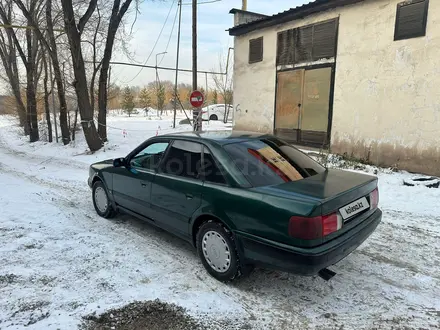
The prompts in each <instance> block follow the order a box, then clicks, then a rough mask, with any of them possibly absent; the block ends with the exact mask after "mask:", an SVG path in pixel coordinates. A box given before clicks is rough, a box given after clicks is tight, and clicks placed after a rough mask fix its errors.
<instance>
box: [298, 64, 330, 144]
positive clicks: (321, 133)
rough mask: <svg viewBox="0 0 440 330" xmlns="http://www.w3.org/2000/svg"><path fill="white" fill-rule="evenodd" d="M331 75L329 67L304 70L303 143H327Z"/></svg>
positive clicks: (301, 127)
mask: <svg viewBox="0 0 440 330" xmlns="http://www.w3.org/2000/svg"><path fill="white" fill-rule="evenodd" d="M331 75H332V68H331V67H325V68H320V69H313V70H306V71H305V74H304V89H303V104H302V107H301V125H300V129H301V142H302V143H304V144H309V145H319V146H323V145H324V144H326V143H328V141H327V132H328V128H329V104H330V102H329V101H330V82H331Z"/></svg>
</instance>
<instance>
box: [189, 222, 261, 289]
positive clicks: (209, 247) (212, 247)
mask: <svg viewBox="0 0 440 330" xmlns="http://www.w3.org/2000/svg"><path fill="white" fill-rule="evenodd" d="M196 242H197V253H198V255H199V258H200V260H201V261H202V264H203V266H204V267H205V269H206V271H207V272H208V273H209V274H211V275H212V276H213V277H214V278H216V279H217V280H219V281H222V282H230V281H233V280H237V279H239V278H240V277H244V276H247V275H248V274H249V273H250V272H251V271H252V269H253V266H251V265H245V264H243V263H242V262H241V261H240V258H239V255H238V251H237V246H236V244H235V242H234V237H233V235H232V233H231V232H230V231H229V230H228V229H227V228H226V227H225V226H223V225H222V224H221V223H218V222H215V221H208V222H205V223H204V224H202V225H201V226H200V228H199V230H198V232H197V237H196ZM225 258H226V259H225Z"/></svg>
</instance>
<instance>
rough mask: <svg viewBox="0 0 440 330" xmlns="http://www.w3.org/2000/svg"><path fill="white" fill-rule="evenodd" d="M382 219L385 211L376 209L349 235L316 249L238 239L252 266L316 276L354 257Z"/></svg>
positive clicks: (246, 237) (257, 239)
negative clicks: (354, 253) (253, 264)
mask: <svg viewBox="0 0 440 330" xmlns="http://www.w3.org/2000/svg"><path fill="white" fill-rule="evenodd" d="M381 219H382V211H381V210H380V209H377V210H376V211H375V212H374V213H373V214H372V215H371V216H369V217H368V218H367V219H365V220H364V221H363V222H362V223H360V224H359V225H358V226H356V227H355V228H353V229H352V230H350V231H349V232H347V233H345V234H343V235H342V236H340V237H338V238H335V239H334V240H332V241H329V242H327V243H325V244H323V245H321V246H318V247H315V248H297V247H293V246H289V245H286V244H280V243H277V242H273V241H269V240H266V239H261V238H258V237H250V236H249V235H241V234H239V233H238V234H237V236H238V238H239V241H240V243H241V246H242V249H243V253H244V257H245V259H247V260H248V261H249V262H252V263H255V264H257V265H262V266H265V267H269V268H274V269H279V270H282V271H287V272H290V273H295V274H299V275H316V274H317V273H318V272H319V271H320V270H321V269H324V268H326V267H329V266H331V265H334V264H336V263H337V262H339V261H340V260H342V259H343V258H345V257H346V256H348V255H349V254H350V253H352V252H353V251H354V250H355V249H356V248H357V247H358V246H359V245H361V244H362V243H363V242H364V241H365V240H366V239H367V238H368V237H369V236H370V235H371V234H372V233H373V231H374V230H375V229H376V227H377V226H378V225H379V223H380V221H381Z"/></svg>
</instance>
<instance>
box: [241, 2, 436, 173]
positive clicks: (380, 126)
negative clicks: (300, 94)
mask: <svg viewBox="0 0 440 330" xmlns="http://www.w3.org/2000/svg"><path fill="white" fill-rule="evenodd" d="M401 1H402V0H367V1H365V2H362V3H358V4H355V5H350V6H345V7H340V8H337V9H333V10H329V11H327V12H323V13H319V14H316V15H313V16H309V17H307V18H305V19H302V20H297V21H294V22H291V23H288V24H283V25H282V26H276V27H272V28H268V29H264V30H260V31H254V32H251V33H249V34H247V35H244V36H240V37H236V38H235V63H234V70H235V72H234V79H235V80H234V88H235V90H234V102H235V105H237V104H238V105H239V111H238V112H236V114H235V115H236V119H235V120H236V126H235V128H236V129H239V130H256V131H262V132H272V129H273V116H274V102H275V100H274V97H275V59H276V34H277V32H278V31H282V30H286V29H290V28H295V27H298V26H303V25H307V24H310V23H315V22H319V21H323V20H326V19H329V18H335V17H339V36H338V51H337V59H336V77H335V91H334V104H333V123H332V143H331V144H332V148H333V150H334V151H336V152H339V153H347V154H349V155H353V156H356V157H359V158H364V159H366V160H369V161H371V162H373V163H376V164H380V165H388V166H391V165H393V166H398V167H403V168H408V169H410V170H411V169H412V170H415V171H423V172H426V173H436V174H440V156H439V155H440V55H439V54H440V29H439V26H440V25H439V23H440V1H437V0H435V1H432V0H431V1H430V4H429V12H428V24H427V33H426V36H425V37H421V38H414V39H408V40H401V41H394V26H395V18H396V10H397V4H398V3H399V2H401ZM259 36H263V37H264V53H263V62H259V63H255V64H251V65H249V64H248V47H249V46H248V45H249V39H252V38H256V37H259ZM246 110H247V112H246Z"/></svg>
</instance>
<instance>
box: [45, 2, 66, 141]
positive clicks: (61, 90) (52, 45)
mask: <svg viewBox="0 0 440 330" xmlns="http://www.w3.org/2000/svg"><path fill="white" fill-rule="evenodd" d="M46 23H47V35H48V37H49V44H50V48H51V49H48V51H49V52H51V58H52V66H53V72H54V75H55V82H56V84H57V92H58V99H59V102H60V127H61V138H62V140H63V144H64V145H66V144H69V142H70V130H69V127H68V124H67V102H66V94H65V89H64V84H63V79H62V76H61V69H60V63H59V60H58V53H57V44H56V41H55V34H54V32H53V20H52V0H47V2H46ZM52 92H53V91H52Z"/></svg>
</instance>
